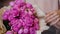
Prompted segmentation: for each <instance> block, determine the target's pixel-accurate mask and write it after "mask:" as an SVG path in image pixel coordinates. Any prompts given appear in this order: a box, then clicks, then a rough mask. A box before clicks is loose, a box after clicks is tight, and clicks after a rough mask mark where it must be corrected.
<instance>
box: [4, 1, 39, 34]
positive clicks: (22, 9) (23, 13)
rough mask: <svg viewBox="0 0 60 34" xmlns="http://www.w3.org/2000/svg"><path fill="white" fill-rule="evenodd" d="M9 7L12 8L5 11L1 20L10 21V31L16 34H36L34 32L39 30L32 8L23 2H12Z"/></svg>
mask: <svg viewBox="0 0 60 34" xmlns="http://www.w3.org/2000/svg"><path fill="white" fill-rule="evenodd" d="M10 6H11V7H12V8H11V9H9V10H6V11H5V13H4V14H3V20H9V21H10V22H9V25H10V26H11V31H12V30H13V31H14V32H17V33H18V34H36V31H37V30H39V21H38V18H37V17H36V16H35V15H34V14H35V10H34V8H33V6H32V5H31V4H30V3H26V2H24V0H15V1H12V2H10ZM8 34H9V32H8Z"/></svg>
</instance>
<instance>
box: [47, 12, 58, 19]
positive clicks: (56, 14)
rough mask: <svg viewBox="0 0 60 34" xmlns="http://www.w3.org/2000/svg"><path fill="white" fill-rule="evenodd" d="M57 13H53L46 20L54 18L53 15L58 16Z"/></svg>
mask: <svg viewBox="0 0 60 34" xmlns="http://www.w3.org/2000/svg"><path fill="white" fill-rule="evenodd" d="M56 15H57V13H55V14H53V15H51V16H49V17H47V18H46V20H50V19H51V18H53V17H54V16H56Z"/></svg>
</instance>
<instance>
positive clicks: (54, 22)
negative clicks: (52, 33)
mask: <svg viewBox="0 0 60 34" xmlns="http://www.w3.org/2000/svg"><path fill="white" fill-rule="evenodd" d="M59 20H60V18H58V19H57V20H55V21H52V23H51V24H50V25H54V24H56V23H57V22H58V21H59Z"/></svg>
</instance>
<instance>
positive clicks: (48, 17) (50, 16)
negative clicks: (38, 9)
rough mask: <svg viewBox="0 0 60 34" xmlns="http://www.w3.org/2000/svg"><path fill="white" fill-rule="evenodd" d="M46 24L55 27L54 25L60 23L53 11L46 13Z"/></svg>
mask: <svg viewBox="0 0 60 34" xmlns="http://www.w3.org/2000/svg"><path fill="white" fill-rule="evenodd" d="M45 18H46V23H49V24H50V25H55V24H56V23H58V22H60V21H59V20H60V18H59V15H58V14H57V12H55V11H51V12H48V13H46V16H45Z"/></svg>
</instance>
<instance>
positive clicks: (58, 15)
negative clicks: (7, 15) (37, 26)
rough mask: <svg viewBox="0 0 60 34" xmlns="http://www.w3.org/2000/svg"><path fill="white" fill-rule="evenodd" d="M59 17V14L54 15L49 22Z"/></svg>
mask: <svg viewBox="0 0 60 34" xmlns="http://www.w3.org/2000/svg"><path fill="white" fill-rule="evenodd" d="M58 17H59V15H57V16H54V17H52V18H51V19H49V20H48V21H47V22H52V21H54V20H56V19H57V18H58Z"/></svg>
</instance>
